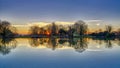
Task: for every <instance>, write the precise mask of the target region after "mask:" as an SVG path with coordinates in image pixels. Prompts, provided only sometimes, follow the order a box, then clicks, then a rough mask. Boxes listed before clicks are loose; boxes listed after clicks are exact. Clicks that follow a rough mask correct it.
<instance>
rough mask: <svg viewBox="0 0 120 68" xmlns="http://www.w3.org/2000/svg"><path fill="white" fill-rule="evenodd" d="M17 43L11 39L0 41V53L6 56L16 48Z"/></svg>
mask: <svg viewBox="0 0 120 68" xmlns="http://www.w3.org/2000/svg"><path fill="white" fill-rule="evenodd" d="M16 46H17V41H16V40H15V39H13V38H2V39H0V53H1V54H3V55H6V54H8V53H10V51H11V49H14V48H16Z"/></svg>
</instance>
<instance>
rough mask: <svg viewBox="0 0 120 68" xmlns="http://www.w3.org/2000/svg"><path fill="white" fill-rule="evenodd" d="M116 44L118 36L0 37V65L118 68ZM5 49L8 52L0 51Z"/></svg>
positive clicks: (14, 67) (2, 67)
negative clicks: (62, 37) (109, 37)
mask: <svg viewBox="0 0 120 68" xmlns="http://www.w3.org/2000/svg"><path fill="white" fill-rule="evenodd" d="M119 44H120V40H119V39H107V40H103V39H102V40H100V39H91V38H81V39H78V38H74V39H57V38H17V39H9V40H5V39H4V40H3V39H0V68H27V67H28V68H38V67H39V68H40V67H41V68H47V67H49V68H73V67H74V68H80V67H81V68H119V67H120V61H119V60H120V58H119V57H120V53H119V51H120V45H119ZM13 45H14V46H13ZM3 46H4V47H3ZM5 46H6V47H5ZM5 49H6V50H7V49H9V51H10V52H9V53H7V54H4V53H2V52H3V51H5Z"/></svg>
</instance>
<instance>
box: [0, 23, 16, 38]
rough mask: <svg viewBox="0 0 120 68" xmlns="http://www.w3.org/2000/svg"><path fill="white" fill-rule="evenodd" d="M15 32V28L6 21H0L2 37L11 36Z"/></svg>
mask: <svg viewBox="0 0 120 68" xmlns="http://www.w3.org/2000/svg"><path fill="white" fill-rule="evenodd" d="M15 33H16V28H15V27H12V26H11V24H10V23H9V22H8V21H1V22H0V35H1V36H2V37H13V36H14V35H15Z"/></svg>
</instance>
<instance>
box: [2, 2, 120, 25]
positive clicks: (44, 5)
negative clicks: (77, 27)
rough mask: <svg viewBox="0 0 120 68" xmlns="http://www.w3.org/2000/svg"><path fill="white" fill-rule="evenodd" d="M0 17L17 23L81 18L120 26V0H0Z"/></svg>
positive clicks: (76, 19) (63, 20)
mask: <svg viewBox="0 0 120 68" xmlns="http://www.w3.org/2000/svg"><path fill="white" fill-rule="evenodd" d="M0 19H1V20H7V21H9V22H11V23H12V24H17V25H19V24H22V25H25V24H28V23H29V24H31V23H35V22H41V21H42V22H52V21H62V22H75V21H78V20H83V21H87V22H88V23H89V24H92V25H94V24H95V22H97V21H98V23H99V24H101V23H102V24H103V23H104V24H105V25H106V24H112V25H117V27H119V26H120V0H0ZM92 21H93V22H92ZM101 21H102V22H101Z"/></svg>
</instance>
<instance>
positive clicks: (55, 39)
mask: <svg viewBox="0 0 120 68" xmlns="http://www.w3.org/2000/svg"><path fill="white" fill-rule="evenodd" d="M49 44H50V45H51V48H52V50H55V49H56V47H57V46H58V44H57V38H54V37H51V38H50V39H49Z"/></svg>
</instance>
